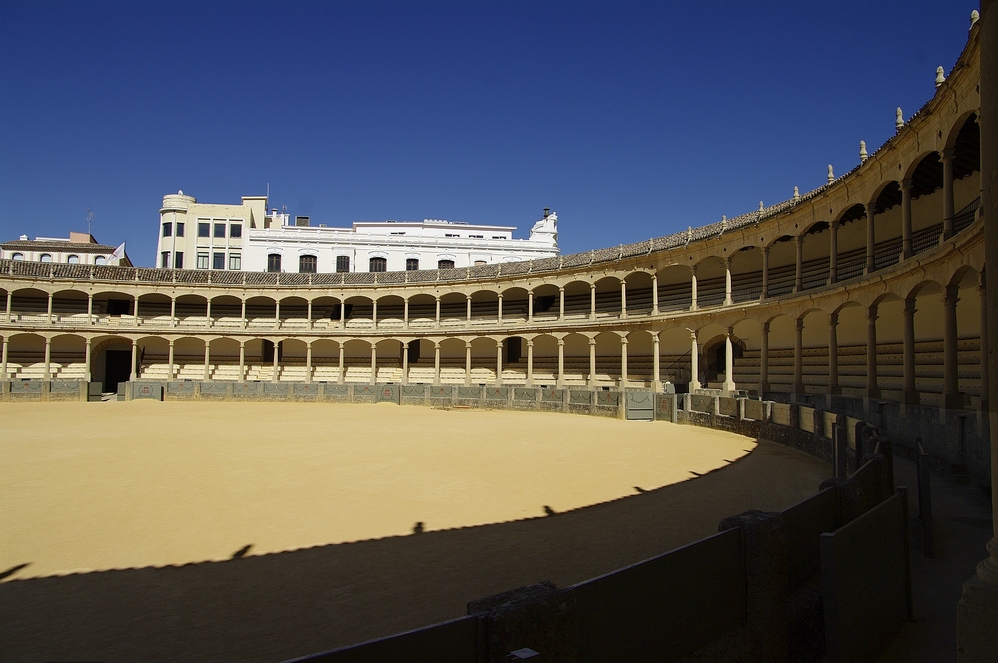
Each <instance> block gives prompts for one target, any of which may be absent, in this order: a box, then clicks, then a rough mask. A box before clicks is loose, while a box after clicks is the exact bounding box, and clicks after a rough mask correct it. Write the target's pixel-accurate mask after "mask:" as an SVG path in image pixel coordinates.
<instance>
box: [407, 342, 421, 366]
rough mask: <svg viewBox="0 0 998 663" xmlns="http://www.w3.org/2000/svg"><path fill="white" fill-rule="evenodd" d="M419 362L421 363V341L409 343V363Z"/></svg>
mask: <svg viewBox="0 0 998 663" xmlns="http://www.w3.org/2000/svg"><path fill="white" fill-rule="evenodd" d="M417 362H419V339H416V340H415V341H409V363H410V364H415V363H417Z"/></svg>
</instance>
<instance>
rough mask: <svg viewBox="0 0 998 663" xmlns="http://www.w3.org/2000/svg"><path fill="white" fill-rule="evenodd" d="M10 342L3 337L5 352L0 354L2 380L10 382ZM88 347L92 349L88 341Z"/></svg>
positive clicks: (0, 376)
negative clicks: (8, 353) (8, 371)
mask: <svg viewBox="0 0 998 663" xmlns="http://www.w3.org/2000/svg"><path fill="white" fill-rule="evenodd" d="M9 343H10V341H9V340H8V339H7V337H6V336H4V337H3V351H2V354H0V380H9V379H10V375H8V374H7V346H8V345H9ZM87 347H88V348H89V347H90V341H89V340H88V341H87Z"/></svg>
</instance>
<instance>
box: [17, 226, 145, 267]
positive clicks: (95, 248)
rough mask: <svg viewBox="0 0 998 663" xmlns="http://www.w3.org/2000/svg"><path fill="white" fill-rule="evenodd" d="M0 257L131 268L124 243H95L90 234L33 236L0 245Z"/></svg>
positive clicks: (73, 233) (72, 233)
mask: <svg viewBox="0 0 998 663" xmlns="http://www.w3.org/2000/svg"><path fill="white" fill-rule="evenodd" d="M0 258H2V259H4V260H25V261H28V262H60V263H67V264H70V265H120V266H122V267H131V266H132V262H131V260H129V259H128V256H127V255H126V254H125V243H124V242H122V243H121V244H119V245H118V246H117V247H114V246H108V245H107V244H99V243H98V242H97V240H96V239H94V236H93V235H91V234H90V233H77V232H71V233H69V239H65V238H62V237H36V238H34V239H28V236H27V235H21V236H20V237H19V238H18V239H15V240H13V241H10V242H4V243H3V244H0Z"/></svg>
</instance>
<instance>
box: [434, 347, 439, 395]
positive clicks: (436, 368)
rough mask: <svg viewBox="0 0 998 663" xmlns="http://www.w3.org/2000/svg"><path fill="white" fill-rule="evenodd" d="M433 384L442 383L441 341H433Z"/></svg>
mask: <svg viewBox="0 0 998 663" xmlns="http://www.w3.org/2000/svg"><path fill="white" fill-rule="evenodd" d="M433 384H440V343H438V342H437V341H434V342H433Z"/></svg>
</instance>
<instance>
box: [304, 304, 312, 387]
mask: <svg viewBox="0 0 998 663" xmlns="http://www.w3.org/2000/svg"><path fill="white" fill-rule="evenodd" d="M309 320H310V321H311V317H309ZM305 384H312V342H311V341H309V342H308V343H306V344H305Z"/></svg>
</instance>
